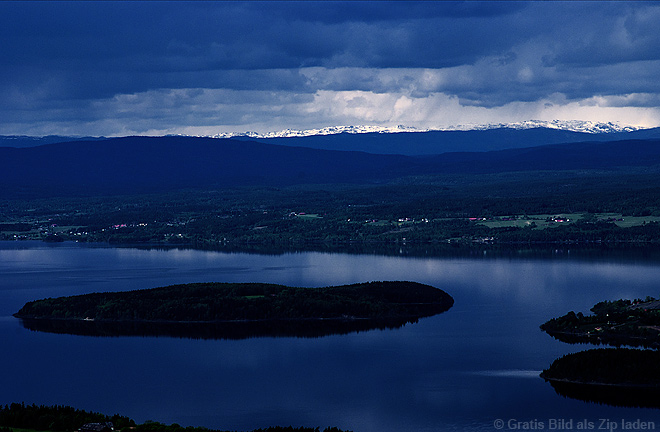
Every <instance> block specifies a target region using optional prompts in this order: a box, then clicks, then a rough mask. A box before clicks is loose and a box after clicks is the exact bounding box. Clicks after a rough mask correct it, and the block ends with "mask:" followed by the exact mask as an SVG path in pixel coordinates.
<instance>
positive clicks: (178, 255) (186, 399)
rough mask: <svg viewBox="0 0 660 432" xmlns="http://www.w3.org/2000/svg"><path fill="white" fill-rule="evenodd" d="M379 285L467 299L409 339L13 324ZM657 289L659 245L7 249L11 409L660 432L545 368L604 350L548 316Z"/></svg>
mask: <svg viewBox="0 0 660 432" xmlns="http://www.w3.org/2000/svg"><path fill="white" fill-rule="evenodd" d="M370 280H411V281H416V282H421V283H425V284H429V285H433V286H435V287H438V288H441V289H443V290H445V291H447V292H448V293H449V294H451V295H452V296H453V297H454V299H455V304H454V307H453V308H452V309H450V310H449V311H448V312H445V313H443V314H440V315H436V316H434V317H430V318H424V319H421V320H420V321H419V322H417V323H415V324H408V325H406V326H404V327H403V328H400V329H395V330H373V331H367V332H360V333H352V334H348V335H336V336H325V337H320V338H295V337H281V338H268V337H263V338H252V339H243V340H198V339H180V338H172V337H90V336H73V335H61V334H50V333H40V332H34V331H29V330H26V329H24V328H23V327H22V326H21V325H20V323H19V321H18V320H17V319H15V318H13V317H12V316H11V315H12V314H13V313H14V312H16V311H17V310H18V309H19V308H20V307H21V306H22V305H23V304H24V303H25V302H27V301H30V300H35V299H39V298H44V297H57V296H64V295H74V294H84V293H90V292H98V291H120V290H132V289H141V288H153V287H158V286H164V285H169V284H174V283H188V282H207V281H217V282H272V283H280V284H287V285H294V286H307V287H317V286H327V285H338V284H348V283H354V282H364V281H370ZM658 281H660V259H659V258H658V255H657V254H655V253H650V254H644V253H631V254H627V253H609V252H603V251H598V252H594V251H591V252H588V251H574V250H569V249H567V248H563V249H560V250H554V251H553V250H548V251H545V252H543V253H536V254H527V253H517V252H516V251H512V252H510V253H493V252H491V251H474V252H473V253H470V254H464V255H461V256H456V255H454V256H451V255H448V256H435V257H408V256H383V255H350V254H338V253H317V252H300V253H287V254H280V255H256V254H244V253H223V252H212V251H199V250H188V249H138V248H129V247H122V248H116V247H109V246H105V245H79V244H75V243H65V244H57V245H48V244H44V243H39V242H0V340H1V341H2V345H1V347H2V351H1V353H2V355H0V371H1V372H0V404H7V403H11V402H22V401H24V402H26V403H29V404H31V403H36V404H46V405H54V404H60V405H71V406H74V407H76V408H80V409H85V410H91V411H98V412H103V413H105V414H110V415H112V414H115V413H119V414H122V415H126V416H129V417H131V418H133V419H135V420H136V421H138V422H144V421H147V420H154V421H159V422H163V423H167V424H170V423H178V424H181V425H183V426H206V427H209V428H218V429H227V430H251V429H255V428H263V427H267V426H272V425H283V426H288V425H293V426H314V427H317V426H319V427H321V428H324V427H326V426H337V427H339V428H341V429H351V430H353V431H355V432H376V431H378V432H388V431H392V432H394V431H446V430H475V431H477V430H478V431H494V430H497V429H496V426H499V423H498V422H497V421H498V420H502V421H503V422H504V430H511V429H514V428H517V429H534V426H536V427H535V429H537V430H539V429H541V430H543V429H544V430H564V429H571V430H572V429H578V424H579V422H583V421H584V420H586V421H587V422H592V424H593V429H598V427H599V426H600V425H601V423H602V422H601V419H603V420H606V421H609V422H613V423H615V424H616V425H617V426H618V430H622V423H621V422H622V420H624V421H636V420H641V421H644V422H652V423H653V424H654V425H655V427H656V429H660V410H654V409H642V408H619V407H610V406H606V405H598V404H594V403H588V402H582V401H578V400H573V399H567V398H564V397H562V396H559V395H557V394H556V393H555V391H554V390H553V389H552V387H551V386H550V385H549V384H548V383H546V382H544V381H543V379H541V378H539V376H538V374H539V373H540V371H541V370H542V369H544V368H547V367H548V366H549V365H550V363H551V362H552V361H553V360H554V359H555V358H557V357H560V356H562V355H563V354H566V353H569V352H575V351H579V350H584V349H587V348H589V347H588V346H585V345H567V344H564V343H562V342H559V341H556V340H554V339H552V338H551V337H549V336H548V335H546V334H544V333H542V332H541V331H540V330H539V325H540V324H541V323H543V322H544V321H546V320H547V319H549V318H551V317H553V316H557V315H563V314H564V313H566V312H568V311H570V310H574V311H576V312H578V311H582V312H585V313H586V312H588V310H589V308H590V307H591V306H593V304H594V303H596V302H598V301H601V300H605V299H610V300H611V299H618V298H636V297H642V298H643V297H646V296H647V295H651V296H656V297H657V296H658V295H660V286H659V284H658ZM562 421H563V422H564V423H563V424H564V425H565V426H571V427H565V428H563V429H562V428H561V427H560V426H561V425H562V423H561V422H562ZM568 421H572V423H571V424H568V423H566V422H568ZM517 422H523V423H517ZM585 424H587V425H588V423H585ZM607 425H609V426H610V429H611V423H610V424H608V423H602V426H603V427H605V426H607ZM524 426H527V427H524ZM539 426H541V427H539ZM553 426H554V427H553Z"/></svg>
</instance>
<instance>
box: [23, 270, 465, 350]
mask: <svg viewBox="0 0 660 432" xmlns="http://www.w3.org/2000/svg"><path fill="white" fill-rule="evenodd" d="M453 303H454V300H453V298H452V297H451V296H450V295H449V294H447V293H446V292H444V291H442V290H440V289H437V288H434V287H432V286H429V285H424V284H420V283H417V282H400V281H399V282H368V283H359V284H353V285H343V286H331V287H324V288H299V287H290V286H284V285H276V284H265V283H192V284H185V285H171V286H166V287H161V288H153V289H145V290H136V291H126V292H108V293H94V294H84V295H78V296H70V297H59V298H47V299H42V300H36V301H32V302H29V303H26V304H25V306H23V307H22V308H21V309H20V310H19V311H18V312H17V313H16V314H14V316H16V317H17V318H20V319H21V320H22V322H23V325H24V326H25V327H27V328H30V329H33V330H41V331H49V332H56V333H73V334H90V335H110V336H112V335H114V336H116V335H130V334H142V335H149V334H154V335H159V334H166V335H174V336H183V337H185V336H192V337H203V338H243V337H250V336H259V335H297V336H321V335H325V334H332V333H347V332H351V331H358V330H368V329H371V328H386V327H399V326H402V325H404V324H405V323H408V322H415V321H416V320H417V319H419V318H422V317H426V316H431V315H435V314H438V313H441V312H444V311H446V310H448V309H449V308H450V307H451V306H452V305H453Z"/></svg>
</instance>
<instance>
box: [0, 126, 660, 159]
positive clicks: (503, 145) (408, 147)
mask: <svg viewBox="0 0 660 432" xmlns="http://www.w3.org/2000/svg"><path fill="white" fill-rule="evenodd" d="M212 138H233V139H236V140H242V141H258V142H262V143H267V144H277V145H285V146H295V147H308V148H315V149H324V150H340V151H363V152H367V153H374V154H402V155H409V156H415V155H436V154H441V153H447V152H484V151H493V150H504V149H511V148H526V147H534V146H541V145H548V144H562V143H573V142H581V141H620V140H626V139H656V138H657V139H660V128H653V129H640V128H635V127H631V126H621V125H617V124H614V123H597V122H586V121H558V120H556V121H550V122H545V121H526V122H520V123H508V124H495V125H476V126H475V125H470V126H456V127H454V128H453V129H451V130H417V129H414V128H409V127H405V126H396V127H394V128H384V127H374V126H337V127H330V128H323V129H313V130H306V131H295V130H284V131H281V132H277V133H268V134H257V133H252V132H246V133H240V134H236V133H223V134H216V135H214V136H213V137H212ZM101 139H105V138H103V137H99V138H90V137H66V136H46V137H27V136H4V137H3V136H0V147H4V146H6V147H33V146H38V145H43V144H52V143H57V142H67V141H91V140H101Z"/></svg>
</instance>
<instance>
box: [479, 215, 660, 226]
mask: <svg viewBox="0 0 660 432" xmlns="http://www.w3.org/2000/svg"><path fill="white" fill-rule="evenodd" d="M584 217H585V214H584V213H559V214H536V215H512V216H498V217H494V218H492V219H488V220H478V221H475V223H477V224H479V225H484V226H487V227H488V228H508V227H517V228H525V227H527V226H530V225H532V224H535V225H536V226H535V227H534V229H546V228H556V227H558V226H561V225H569V224H572V223H575V222H577V221H579V220H580V219H583V218H584ZM594 217H595V218H596V220H598V221H603V222H612V223H614V224H615V225H617V226H619V227H621V228H630V227H634V226H641V225H644V224H646V223H650V222H660V217H658V216H623V215H622V214H621V213H596V214H594Z"/></svg>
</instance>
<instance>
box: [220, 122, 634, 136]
mask: <svg viewBox="0 0 660 432" xmlns="http://www.w3.org/2000/svg"><path fill="white" fill-rule="evenodd" d="M538 128H548V129H558V130H565V131H571V132H583V133H591V134H600V133H616V132H632V131H636V130H639V129H643V128H641V127H637V126H630V125H621V124H618V123H613V122H594V121H584V120H552V121H543V120H527V121H522V122H515V123H494V124H486V125H471V124H467V125H456V126H450V127H447V128H428V129H417V128H414V127H409V126H403V125H398V126H393V127H389V126H367V125H362V126H331V127H325V128H320V129H307V130H295V129H285V130H282V131H279V132H267V133H257V132H221V133H218V134H215V135H212V137H213V138H233V137H248V138H291V137H308V136H317V135H337V134H342V133H347V134H364V133H405V132H430V131H471V130H491V129H515V130H523V129H538Z"/></svg>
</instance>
